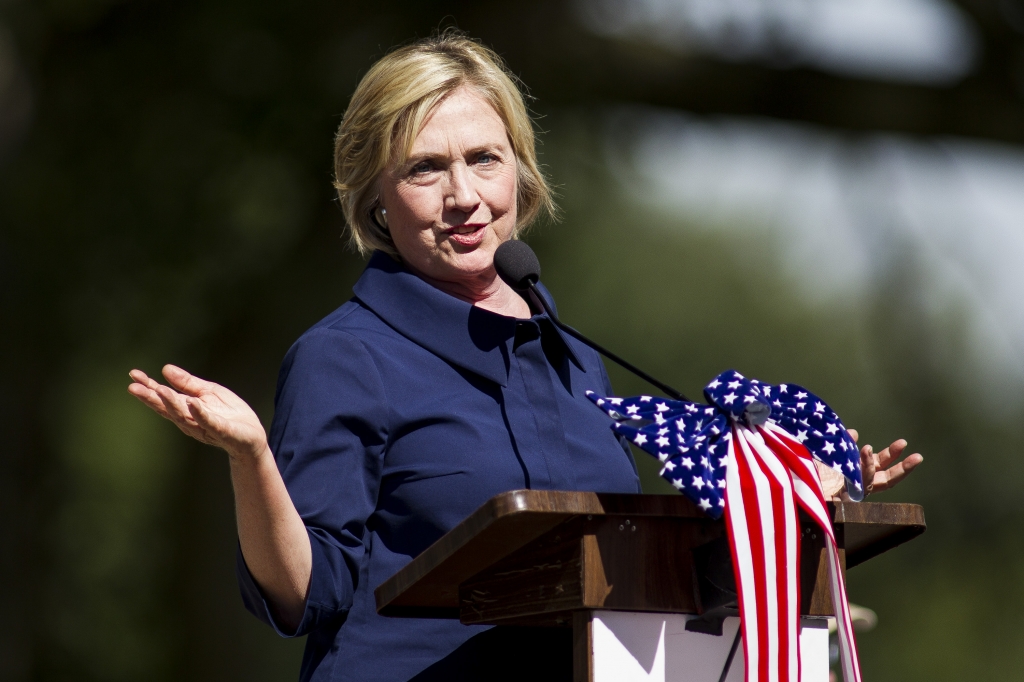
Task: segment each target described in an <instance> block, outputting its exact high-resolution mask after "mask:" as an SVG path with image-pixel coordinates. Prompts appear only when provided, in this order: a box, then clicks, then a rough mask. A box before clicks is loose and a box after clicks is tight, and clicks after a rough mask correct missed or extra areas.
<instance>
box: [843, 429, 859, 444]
mask: <svg viewBox="0 0 1024 682" xmlns="http://www.w3.org/2000/svg"><path fill="white" fill-rule="evenodd" d="M846 432H847V433H848V434H850V438H852V439H853V442H854V443H856V442H857V439H858V438H860V434H859V433H857V429H846Z"/></svg>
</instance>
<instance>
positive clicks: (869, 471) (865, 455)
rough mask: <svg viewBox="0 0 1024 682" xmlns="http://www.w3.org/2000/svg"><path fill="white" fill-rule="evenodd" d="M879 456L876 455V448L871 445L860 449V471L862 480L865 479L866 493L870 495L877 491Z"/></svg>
mask: <svg viewBox="0 0 1024 682" xmlns="http://www.w3.org/2000/svg"><path fill="white" fill-rule="evenodd" d="M877 465H878V458H877V457H875V453H874V450H873V449H872V448H871V446H870V445H865V446H864V447H862V448H861V449H860V473H861V480H863V481H864V494H865V495H870V494H871V493H873V492H874V491H875V486H874V481H875V471H876V469H877V468H878V466H877Z"/></svg>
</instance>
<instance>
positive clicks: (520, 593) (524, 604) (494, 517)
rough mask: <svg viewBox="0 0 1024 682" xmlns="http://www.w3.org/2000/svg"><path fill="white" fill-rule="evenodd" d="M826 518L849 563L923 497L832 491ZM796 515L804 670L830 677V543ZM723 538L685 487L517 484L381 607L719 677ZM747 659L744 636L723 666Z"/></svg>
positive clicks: (607, 673)
mask: <svg viewBox="0 0 1024 682" xmlns="http://www.w3.org/2000/svg"><path fill="white" fill-rule="evenodd" d="M831 508H832V505H830V510H831ZM833 526H834V528H835V530H836V537H837V540H838V542H839V546H840V553H841V555H842V557H843V560H844V562H845V564H844V569H845V568H850V567H853V566H856V565H857V564H860V563H863V562H864V561H867V560H868V559H871V558H872V557H875V556H877V555H879V554H881V553H882V552H885V551H887V550H889V549H891V548H893V547H895V546H897V545H899V544H902V543H904V542H906V541H908V540H910V539H912V538H914V537H916V536H917V535H920V534H921V533H923V532H924V530H925V522H924V511H923V510H922V508H921V507H919V506H917V505H912V504H888V503H863V502H862V503H838V504H836V505H834V514H833ZM802 529H803V535H802V539H801V546H802V553H801V567H800V573H801V613H802V614H803V615H804V616H806V618H805V619H804V621H803V623H804V625H805V627H804V628H803V629H802V634H801V651H802V658H803V659H805V664H804V670H805V671H806V673H805V674H804V675H803V676H802V682H803V681H804V680H807V681H809V682H818V680H820V679H822V674H823V675H824V679H827V677H828V655H827V650H828V631H827V629H824V627H825V623H826V621H825V618H827V617H828V616H831V615H832V604H831V596H830V594H829V587H828V578H827V567H826V566H827V564H826V561H827V555H826V553H825V549H824V544H823V537H822V533H821V532H820V530H819V529H818V528H817V526H815V525H814V524H813V523H812V522H811V521H810V520H809V518H807V519H804V522H803V523H802ZM726 542H727V541H726V538H725V523H724V521H713V520H711V519H709V518H708V517H707V516H705V515H704V514H703V513H702V512H701V511H700V510H699V509H698V508H697V507H696V506H695V505H693V504H692V503H691V502H690V501H689V500H688V499H686V498H685V497H683V496H681V495H624V494H602V493H581V492H557V491H540V490H516V491H511V492H507V493H502V494H500V495H497V496H495V497H493V498H491V499H490V500H488V501H487V502H486V503H485V504H484V505H483V506H481V507H480V508H479V509H477V510H476V511H475V512H473V514H471V515H470V516H469V517H467V518H466V519H465V520H464V521H462V523H460V524H459V525H458V526H456V527H455V528H453V529H452V530H451V531H450V532H448V533H447V534H445V535H444V536H443V537H441V538H440V539H439V540H438V541H437V542H435V543H434V544H433V545H431V546H430V547H428V548H427V549H426V550H425V551H424V552H423V553H422V554H420V555H419V556H418V557H416V558H415V559H413V561H412V562H410V563H409V564H408V565H407V566H406V567H405V568H403V569H402V570H401V571H399V572H398V573H396V574H395V575H394V576H392V577H391V578H389V579H388V580H387V581H385V582H384V583H382V584H381V585H380V586H379V587H378V588H377V590H376V592H375V595H376V599H377V610H378V612H379V613H381V614H382V615H385V616H399V617H412V618H458V619H459V620H460V621H461V622H462V623H465V624H467V625H469V624H474V625H485V624H486V625H529V626H546V627H571V628H573V641H574V650H573V656H574V664H573V666H574V676H575V680H576V682H604V680H615V681H616V682H628V681H629V680H632V679H644V680H665V682H704V680H708V682H719V679H720V676H721V673H722V670H723V667H724V663H725V661H726V659H727V657H728V656H729V650H730V648H731V645H732V644H733V641H734V639H735V634H736V632H737V628H738V620H739V619H738V618H736V617H735V615H736V613H737V611H736V609H735V586H734V584H733V582H732V568H731V563H729V561H730V560H729V558H728V545H727V544H726ZM804 632H806V633H807V641H806V642H805V641H804V639H805V637H804V634H803V633H804ZM716 635H719V636H716ZM822 671H823V672H822ZM742 673H743V664H742V650H741V651H740V652H739V653H738V654H737V655H736V657H735V660H734V662H733V664H732V666H731V668H730V673H729V675H728V678H727V679H728V680H729V681H730V682H731V681H732V680H741V679H742Z"/></svg>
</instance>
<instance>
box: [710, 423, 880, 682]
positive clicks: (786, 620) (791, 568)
mask: <svg viewBox="0 0 1024 682" xmlns="http://www.w3.org/2000/svg"><path fill="white" fill-rule="evenodd" d="M729 449H730V454H731V455H732V461H731V462H730V465H729V466H728V467H727V468H726V487H725V495H726V504H725V517H726V525H727V528H728V531H729V544H730V547H731V549H732V559H733V566H734V567H735V568H734V570H735V572H736V585H737V588H738V589H737V591H738V594H739V607H740V626H741V627H742V629H743V652H744V657H745V666H746V670H745V674H744V680H745V682H800V641H799V637H800V575H799V574H800V521H799V517H798V514H797V508H798V507H799V508H801V509H803V510H804V511H806V512H807V513H808V514H809V515H810V516H811V518H812V519H814V521H815V522H816V523H817V524H818V525H819V526H820V527H821V529H822V531H823V532H824V533H825V538H826V542H825V547H826V549H827V551H828V557H829V579H830V581H831V584H830V587H831V588H832V589H831V592H832V606H833V609H834V610H835V613H836V621H837V624H838V634H839V651H840V657H841V659H842V665H843V679H844V680H845V682H861V677H860V664H859V662H858V659H857V645H856V642H855V641H854V639H853V623H852V622H851V620H850V609H849V604H848V603H847V601H846V585H845V583H844V581H843V572H842V566H841V565H840V563H839V551H838V549H837V547H836V538H835V533H834V532H833V530H832V523H831V521H830V519H829V514H828V507H827V505H826V503H825V496H824V493H823V492H822V489H821V481H820V480H819V479H818V472H817V470H816V469H815V468H814V462H813V460H812V459H811V454H810V452H808V450H807V448H805V447H804V446H803V445H801V444H800V442H799V441H798V440H796V439H795V438H794V437H793V436H792V435H790V434H789V433H788V432H787V431H785V430H784V429H782V428H780V427H778V426H777V425H775V424H774V423H773V422H771V421H769V422H767V423H765V424H763V425H760V426H756V427H753V428H751V427H748V426H746V425H744V424H741V423H736V424H734V425H733V429H732V434H731V439H730V443H729Z"/></svg>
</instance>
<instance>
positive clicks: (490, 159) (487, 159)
mask: <svg viewBox="0 0 1024 682" xmlns="http://www.w3.org/2000/svg"><path fill="white" fill-rule="evenodd" d="M497 160H498V157H497V156H495V155H494V154H489V153H484V154H481V155H480V156H478V157H476V162H477V163H479V164H482V165H487V164H490V163H494V162H496V161H497Z"/></svg>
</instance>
